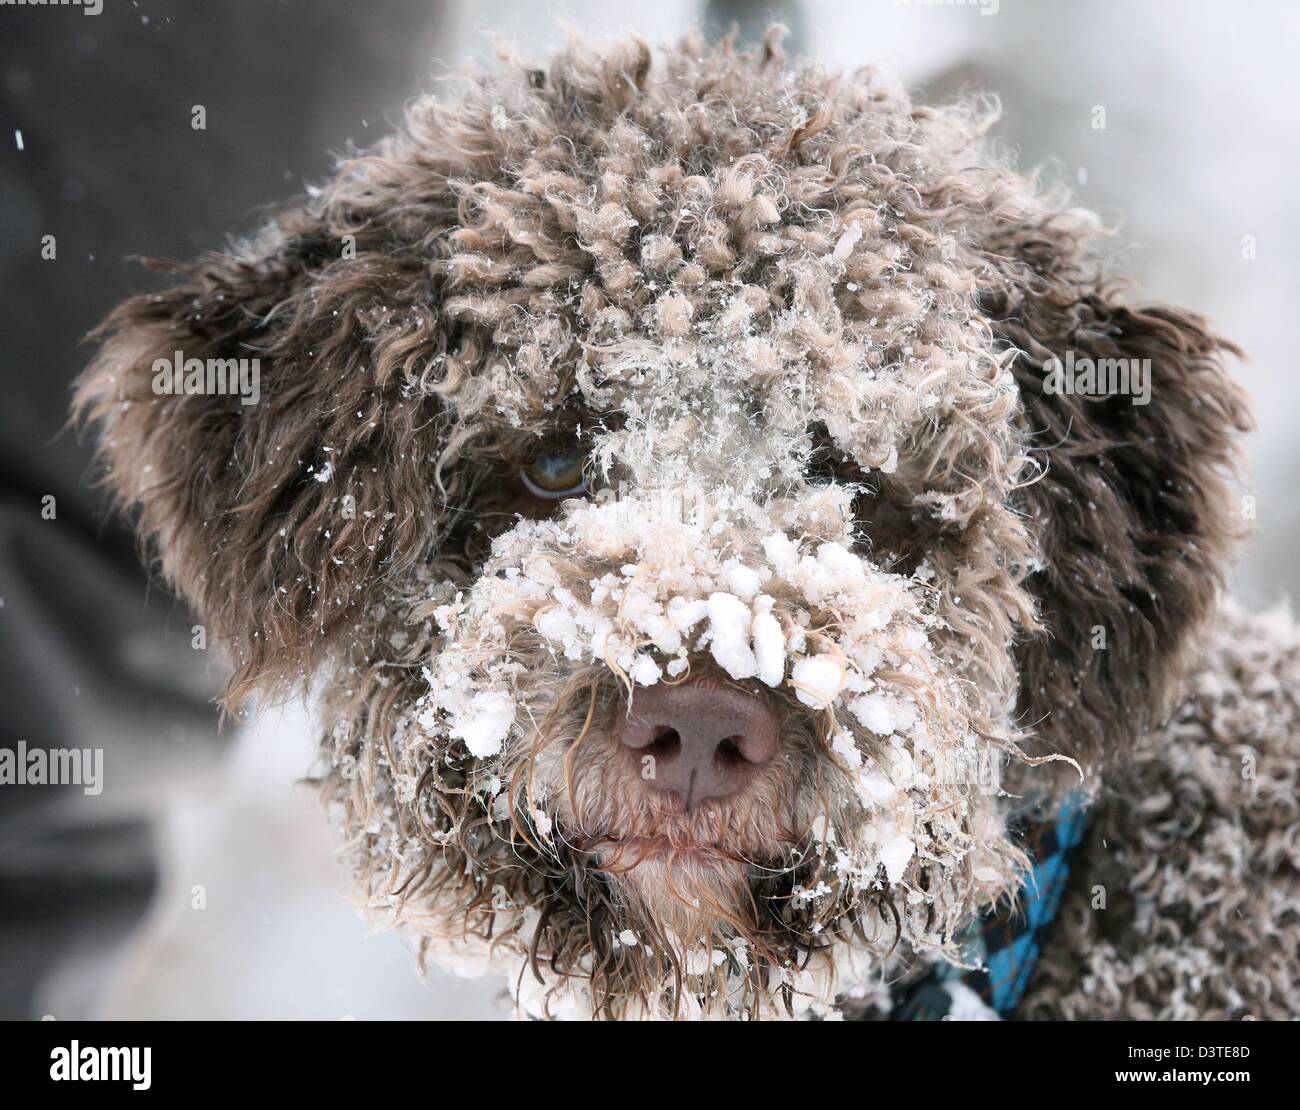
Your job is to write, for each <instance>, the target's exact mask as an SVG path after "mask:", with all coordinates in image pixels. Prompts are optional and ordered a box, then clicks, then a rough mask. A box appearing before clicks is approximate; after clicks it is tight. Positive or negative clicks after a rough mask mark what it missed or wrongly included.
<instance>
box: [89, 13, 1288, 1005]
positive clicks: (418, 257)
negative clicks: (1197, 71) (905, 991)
mask: <svg viewBox="0 0 1300 1110" xmlns="http://www.w3.org/2000/svg"><path fill="white" fill-rule="evenodd" d="M992 115H993V113H992V111H991V109H990V108H989V106H987V105H981V104H972V103H966V104H962V105H957V106H953V107H946V108H934V109H932V108H926V107H920V106H917V105H914V104H912V103H911V102H910V100H909V99H908V98H907V97H906V96H905V95H904V94H903V93H901V92H899V91H897V90H895V89H893V88H892V87H890V86H888V85H886V84H884V83H882V82H881V81H880V80H879V79H878V78H877V77H876V76H875V75H874V74H872V73H871V72H870V71H865V72H862V73H859V74H856V75H854V76H852V77H846V76H837V75H829V74H825V73H822V72H820V71H818V70H816V69H811V68H809V69H803V70H800V71H798V72H790V71H788V70H787V69H786V67H785V65H784V62H783V58H782V55H781V52H780V48H779V37H778V36H777V35H776V34H775V33H774V34H772V35H769V37H768V39H767V41H766V43H765V46H764V48H763V49H762V50H761V51H757V52H755V53H754V54H748V53H743V52H738V51H736V50H734V49H733V48H732V47H731V46H729V45H726V44H724V45H722V46H720V47H717V48H716V49H711V48H707V47H706V46H705V45H704V44H703V43H702V42H700V41H698V40H697V39H694V38H689V39H688V40H687V41H685V42H684V43H683V44H682V45H681V46H679V47H678V48H676V49H674V50H672V51H669V52H667V53H666V54H665V55H664V56H663V58H662V60H660V61H657V62H656V61H655V60H654V59H653V56H652V53H651V51H650V50H649V49H648V48H647V47H646V46H645V45H644V44H642V43H640V42H637V41H632V42H628V43H625V44H622V45H620V46H617V47H615V48H613V49H610V50H606V51H604V52H600V51H595V50H593V49H591V48H590V47H587V46H585V45H583V44H581V43H578V44H575V45H574V46H572V47H571V48H570V49H569V50H568V52H566V53H565V54H563V55H562V56H561V57H559V58H558V60H556V61H555V62H554V63H553V64H552V65H551V66H550V67H549V68H548V69H534V68H529V67H527V66H524V65H511V66H508V67H507V69H506V71H505V72H504V73H503V74H502V75H500V76H495V77H482V78H479V79H476V80H474V81H472V82H471V83H470V85H469V88H468V90H467V91H466V92H465V93H464V95H463V97H461V98H460V99H458V100H456V101H454V102H446V101H440V100H438V99H435V98H431V97H430V98H425V99H421V100H419V101H417V102H416V103H415V104H414V106H413V108H412V109H411V111H410V113H409V118H408V120H407V123H406V127H405V130H404V131H403V132H402V133H400V134H398V135H397V136H395V137H392V138H390V139H387V140H385V141H384V142H382V143H380V144H379V145H378V146H377V147H376V148H375V149H374V150H372V151H371V152H369V153H366V154H364V155H362V156H360V157H356V158H354V159H352V160H350V161H348V162H346V163H345V164H343V165H342V166H341V168H340V170H339V172H338V174H337V176H336V177H335V178H334V180H333V181H332V182H330V183H329V184H328V185H326V186H325V187H323V188H322V189H321V190H319V191H318V192H316V193H314V194H313V195H312V196H311V197H310V198H309V199H307V200H306V201H304V202H302V203H301V204H299V205H298V206H296V207H292V208H289V209H287V210H285V211H284V212H283V213H282V214H280V215H279V216H278V217H277V218H276V219H275V221H274V222H273V223H272V225H271V226H270V227H269V228H267V229H266V230H265V231H264V232H263V233H262V234H261V235H260V236H259V237H258V238H256V239H255V240H253V241H251V242H249V243H247V244H246V245H244V246H242V247H240V248H239V249H237V250H232V251H231V252H229V253H224V254H212V255H206V256H204V257H202V258H199V259H197V260H196V261H194V262H191V263H189V264H186V265H183V266H174V267H171V269H172V270H173V271H174V272H176V273H179V274H180V275H181V281H180V283H179V284H178V285H176V286H175V287H174V288H172V289H171V290H170V291H167V292H163V293H160V294H155V295H149V296H140V297H135V298H133V299H132V300H129V301H127V302H126V303H125V304H123V305H122V306H121V307H120V308H118V309H117V311H116V312H114V313H113V315H112V316H111V317H110V318H109V320H108V321H107V322H106V324H105V325H104V327H103V329H102V335H101V338H102V340H103V347H102V350H101V352H100V354H99V355H98V357H97V359H96V360H95V362H94V364H93V365H92V366H91V368H90V369H89V371H88V372H87V374H86V376H85V377H84V379H83V381H82V383H81V385H80V392H79V394H78V399H77V404H78V408H79V411H80V412H81V413H82V414H83V415H85V416H88V417H89V418H92V419H94V420H96V421H98V423H99V424H100V426H101V431H102V437H101V440H100V443H101V452H102V457H103V459H104V460H105V461H106V463H107V466H108V477H109V480H110V482H111V485H112V487H113V488H114V489H115V490H116V491H117V493H118V494H120V496H121V497H122V498H123V499H124V500H126V501H129V502H134V503H138V505H139V507H140V518H139V522H140V530H141V532H142V534H143V535H144V536H145V537H148V539H149V540H150V541H151V542H152V544H153V545H154V549H155V550H156V553H157V556H158V558H159V560H160V563H161V567H162V570H163V572H164V573H165V574H166V575H167V577H168V578H169V579H170V580H171V581H172V582H174V583H175V584H176V586H177V587H178V588H179V589H180V591H181V592H182V593H183V594H184V595H185V596H186V597H188V598H189V599H191V600H192V601H193V603H194V604H195V605H196V606H197V607H198V609H199V611H200V612H201V613H202V614H203V615H204V618H205V619H206V621H207V622H208V623H209V625H210V627H212V628H213V629H215V630H216V632H217V633H219V635H220V637H221V639H222V641H223V642H224V643H225V644H226V645H227V646H228V648H229V651H230V653H231V656H232V658H233V660H234V663H235V673H234V677H233V680H232V683H231V687H230V697H231V698H232V699H233V701H234V702H236V703H237V702H238V701H240V700H241V699H242V698H243V697H244V696H246V695H248V694H250V693H251V692H253V691H255V690H274V689H277V688H284V687H286V686H291V685H294V684H305V683H307V682H308V681H310V680H312V679H313V678H314V677H315V676H318V675H320V674H322V672H323V673H324V674H325V675H326V676H327V681H326V682H325V683H324V687H325V697H324V700H325V706H326V713H327V720H328V732H327V735H326V738H325V744H324V751H325V756H326V760H327V762H328V773H327V775H326V776H325V789H326V795H327V798H328V799H329V801H330V803H331V807H332V810H333V812H334V814H335V815H336V819H337V821H338V823H339V824H340V825H341V826H342V828H343V829H344V830H345V831H346V834H347V836H348V838H349V841H350V843H351V846H352V848H353V850H354V853H355V860H356V863H357V868H358V872H359V875H360V879H361V884H362V887H363V891H364V895H365V899H366V901H367V902H368V904H369V905H370V906H372V907H373V908H374V909H375V910H377V911H378V912H379V913H380V914H381V915H382V916H385V917H386V918H387V919H388V920H389V921H392V922H399V923H404V924H407V925H408V926H411V927H413V928H414V929H416V930H418V931H419V933H420V935H421V937H422V945H421V947H422V952H424V953H427V954H429V955H431V956H433V957H435V958H437V959H439V960H441V961H445V962H450V963H453V964H458V965H459V966H462V967H466V968H471V969H473V968H478V969H482V968H485V967H490V968H493V969H496V970H504V971H507V972H509V973H510V974H511V976H512V982H513V984H514V986H515V990H516V995H517V997H518V999H519V1004H520V1006H521V1008H522V1009H523V1010H524V1011H525V1012H528V1013H535V1014H551V1015H561V1014H596V1015H599V1016H608V1017H620V1016H633V1015H686V1016H691V1015H717V1014H722V1015H728V1014H729V1015H740V1016H765V1015H779V1014H788V1013H795V1014H831V1013H850V1014H852V1015H864V1016H865V1015H868V1014H872V1013H879V1012H880V1011H881V1010H884V1011H885V1012H888V1011H889V1010H890V1007H891V1005H892V1003H891V1002H890V994H891V989H892V992H893V994H894V995H895V996H898V995H900V992H901V985H903V984H909V983H913V984H914V983H918V982H925V981H926V979H927V976H931V977H932V976H933V974H934V972H935V971H937V970H939V969H942V968H945V967H948V966H960V967H964V968H966V969H967V970H968V971H971V970H978V969H977V968H974V967H973V966H972V965H973V964H977V963H978V962H979V957H978V956H976V957H972V956H971V952H972V951H973V950H972V949H970V948H969V947H968V943H967V942H968V940H969V938H970V937H971V935H972V926H973V923H975V922H976V921H977V920H978V919H979V918H980V916H981V915H986V916H987V915H991V914H996V912H997V909H996V907H997V906H998V905H1003V906H1005V904H1006V900H1007V899H1014V898H1015V897H1016V896H1017V895H1016V892H1017V891H1018V890H1021V888H1022V886H1023V887H1024V893H1022V894H1021V895H1020V897H1022V898H1024V897H1033V896H1034V892H1033V889H1032V884H1028V885H1026V884H1025V876H1026V874H1027V873H1028V872H1027V869H1029V868H1031V867H1033V866H1035V865H1036V864H1037V863H1038V862H1040V860H1039V857H1038V852H1037V850H1036V849H1033V848H1032V846H1031V845H1030V843H1029V842H1028V841H1026V840H1024V839H1022V834H1021V832H1020V831H1019V830H1020V829H1021V828H1022V826H1021V825H1020V824H1018V823H1017V821H1018V817H1019V815H1021V814H1022V813H1024V812H1028V811H1030V810H1036V812H1037V813H1038V815H1039V818H1040V819H1044V820H1050V819H1051V815H1052V813H1053V812H1055V810H1056V808H1057V806H1058V805H1060V804H1062V800H1063V799H1067V798H1073V799H1074V802H1071V803H1069V804H1072V805H1073V804H1077V802H1078V800H1079V798H1082V799H1083V801H1084V802H1085V803H1086V804H1087V807H1088V808H1087V818H1086V832H1085V833H1084V834H1083V843H1082V844H1081V845H1080V846H1079V847H1078V848H1077V849H1076V850H1075V851H1074V853H1073V857H1072V866H1071V867H1070V881H1069V888H1068V890H1067V891H1066V894H1065V897H1064V901H1063V902H1062V903H1061V908H1060V911H1059V913H1058V914H1057V915H1056V926H1055V931H1054V932H1053V933H1051V934H1048V935H1045V936H1043V937H1040V938H1038V942H1039V945H1040V947H1041V949H1042V955H1041V958H1040V959H1039V960H1038V961H1037V965H1036V967H1035V966H1034V965H1033V962H1032V961H1030V962H1029V963H1028V964H1026V965H1024V967H1025V970H1024V973H1025V974H1027V973H1028V970H1029V969H1030V968H1033V977H1032V980H1031V981H1030V982H1029V985H1028V990H1027V993H1025V994H1024V997H1023V999H1022V1000H1020V1002H1019V1006H1018V1008H1017V1009H1016V1010H1015V1012H1016V1013H1017V1014H1019V1015H1022V1016H1023V1015H1029V1016H1042V1017H1090V1016H1101V1015H1122V1016H1138V1017H1147V1016H1149V1017H1171V1016H1172V1017H1183V1016H1187V1017H1213V1016H1232V1017H1239V1016H1244V1015H1253V1016H1256V1017H1281V1016H1290V1015H1294V1014H1295V1013H1297V1012H1298V1011H1300V986H1298V985H1297V981H1296V974H1295V968H1296V966H1297V951H1296V948H1297V938H1298V937H1300V916H1298V915H1300V909H1298V908H1297V903H1298V901H1300V882H1297V862H1298V857H1300V803H1298V802H1297V791H1296V772H1297V765H1298V764H1300V747H1298V745H1297V739H1296V733H1295V726H1296V716H1297V710H1296V700H1295V695H1294V691H1295V690H1296V688H1297V683H1300V642H1298V641H1297V637H1296V634H1295V632H1294V631H1293V630H1292V626H1291V625H1290V624H1289V623H1288V621H1287V620H1286V619H1284V618H1281V617H1278V618H1276V619H1266V620H1260V619H1252V618H1249V617H1246V616H1244V615H1240V614H1238V613H1237V612H1236V611H1235V610H1233V609H1231V608H1229V607H1227V606H1226V605H1225V604H1224V603H1221V601H1220V598H1219V591H1220V585H1221V580H1222V576H1223V573H1224V570H1225V565H1226V562H1227V560H1228V558H1229V556H1230V554H1231V551H1232V549H1233V547H1234V544H1235V541H1236V539H1237V538H1238V536H1239V535H1240V534H1241V533H1242V532H1243V530H1244V528H1243V525H1244V518H1245V517H1246V516H1247V515H1248V514H1247V513H1245V512H1244V511H1243V508H1242V503H1241V502H1240V501H1239V499H1238V497H1237V495H1236V493H1235V492H1234V471H1235V468H1236V462H1237V459H1236V452H1237V441H1238V439H1239V435H1240V433H1242V432H1243V431H1244V430H1246V428H1247V426H1248V423H1249V417H1248V414H1247V409H1246V406H1245V404H1244V402H1243V399H1242V397H1241V395H1240V394H1239V392H1238V390H1237V388H1236V387H1235V386H1234V385H1233V384H1232V383H1231V381H1230V380H1229V378H1228V377H1227V375H1226V373H1225V371H1224V368H1223V364H1222V363H1223V358H1224V356H1225V353H1229V354H1230V353H1233V351H1234V348H1233V347H1231V345H1229V344H1227V343H1226V342H1224V341H1223V340H1221V339H1219V338H1217V337H1216V336H1215V335H1214V334H1213V333H1212V332H1211V331H1210V330H1208V328H1207V326H1206V324H1205V323H1204V322H1203V321H1202V320H1201V319H1200V318H1199V317H1197V316H1195V315H1192V314H1190V313H1187V312H1184V311H1181V310H1178V309H1173V308H1165V307H1159V306H1140V307H1136V306H1130V305H1128V304H1125V303H1124V302H1123V301H1122V300H1121V299H1120V297H1119V296H1118V294H1117V292H1116V290H1115V288H1114V287H1113V283H1111V282H1110V281H1109V280H1108V279H1107V278H1106V277H1105V276H1104V274H1103V272H1102V269H1101V266H1100V265H1099V263H1098V261H1097V255H1096V251H1095V248H1094V244H1095V243H1096V241H1097V239H1098V236H1099V231H1098V228H1097V225H1096V223H1095V221H1094V220H1093V219H1092V218H1091V217H1090V216H1089V215H1088V214H1087V213H1084V212H1080V211H1077V210H1073V209H1069V208H1067V207H1066V204H1065V200H1064V198H1063V197H1061V196H1058V195H1055V194H1053V193H1051V192H1049V191H1044V190H1041V189H1039V188H1038V187H1037V186H1036V185H1035V184H1034V183H1033V182H1032V181H1030V180H1027V179H1025V178H1024V177H1021V176H1018V175H1017V174H1016V173H1015V172H1013V171H1012V170H1011V169H1010V168H1009V167H1008V166H1006V165H1004V164H1003V163H1002V162H1001V161H999V160H997V159H996V158H994V157H993V156H992V155H991V154H990V153H989V152H988V150H987V149H986V147H985V145H984V143H983V136H984V135H985V132H986V131H987V129H988V127H989V125H990V123H991V120H992ZM241 358H242V359H249V358H256V359H258V360H259V364H260V371H261V372H260V397H258V398H257V403H255V404H247V403H242V402H243V401H249V400H252V397H249V396H246V397H244V398H239V397H235V396H230V395H223V394H221V393H216V394H214V393H213V391H212V390H210V389H206V388H205V384H204V381H203V372H202V365H203V364H200V365H199V371H198V373H197V377H195V378H194V380H193V381H192V382H191V380H190V374H189V371H188V370H187V369H185V368H186V367H188V366H190V365H191V364H190V363H188V362H187V361H186V360H192V359H198V360H227V359H241ZM176 366H180V367H181V368H182V370H184V374H183V375H181V374H177V373H176V372H175V370H174V368H175V367H176ZM169 368H170V369H169ZM169 383H170V384H169ZM173 386H176V387H179V388H175V389H172V387H173ZM176 394H179V395H176ZM1065 846H1066V845H1064V844H1062V845H1060V847H1065ZM958 1001H959V1002H962V999H958ZM969 1001H970V1000H969V998H967V999H965V1001H964V1002H963V1004H966V1005H968V1004H969ZM1004 1009H1005V1008H1004Z"/></svg>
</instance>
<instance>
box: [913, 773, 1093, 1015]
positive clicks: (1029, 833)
mask: <svg viewBox="0 0 1300 1110" xmlns="http://www.w3.org/2000/svg"><path fill="white" fill-rule="evenodd" d="M1087 825H1088V821H1087V813H1086V810H1085V799H1084V797H1083V795H1082V794H1081V793H1080V792H1078V791H1076V792H1074V793H1072V794H1071V795H1070V796H1069V797H1068V798H1066V800H1065V801H1064V803H1062V805H1061V807H1060V808H1059V809H1058V810H1057V811H1056V812H1055V814H1053V815H1051V816H1050V817H1049V818H1047V819H1045V820H1044V819H1040V820H1037V821H1035V820H1024V821H1020V822H1016V823H1015V824H1014V826H1013V827H1014V828H1015V830H1016V831H1017V832H1018V833H1019V835H1020V837H1021V838H1022V840H1023V842H1024V848H1025V850H1026V852H1027V853H1028V855H1029V857H1030V859H1031V861H1032V866H1031V868H1030V870H1029V872H1028V874H1027V875H1026V876H1025V881H1024V883H1023V885H1022V886H1021V888H1020V896H1019V898H1018V899H1016V900H1015V902H1012V901H1011V900H1010V899H1006V900H1003V901H1002V902H999V903H998V904H997V905H996V906H994V907H993V909H992V910H990V911H989V912H988V913H986V914H985V915H984V916H982V917H981V918H980V919H979V920H977V921H975V922H974V923H972V925H971V926H970V928H969V929H968V930H967V931H966V933H965V934H964V935H963V936H962V938H961V948H962V954H963V957H964V958H963V963H965V964H966V966H967V967H968V968H970V967H973V968H974V970H963V969H962V968H959V967H956V966H954V965H952V964H948V963H938V964H936V965H935V966H934V967H933V968H932V969H931V970H930V972H929V973H928V974H927V975H926V976H925V977H924V978H923V979H921V980H920V981H919V982H915V983H911V984H909V985H908V987H907V989H906V991H905V992H904V993H903V994H902V996H901V997H900V998H899V999H898V1000H897V1001H896V1004H895V1006H894V1011H893V1014H892V1015H891V1018H892V1020H894V1021H941V1020H943V1019H944V1018H945V1017H952V1018H959V1017H967V1018H970V1017H975V1018H984V1019H987V1020H998V1019H1006V1018H1010V1017H1012V1016H1014V1014H1015V1011H1016V1008H1017V1007H1018V1006H1019V1005H1020V1000H1021V999H1022V998H1023V997H1024V994H1025V989H1026V987H1028V985H1029V979H1030V976H1031V975H1033V972H1034V967H1035V966H1036V965H1037V963H1038V956H1039V953H1040V952H1041V950H1042V947H1041V946H1042V944H1043V940H1044V937H1045V935H1046V933H1047V931H1048V928H1049V926H1050V925H1051V923H1052V921H1053V920H1054V919H1055V917H1056V911H1057V910H1058V909H1059V908H1060V905H1061V895H1062V894H1063V893H1064V891H1065V884H1066V882H1067V880H1068V879H1069V875H1070V860H1071V857H1072V855H1073V854H1074V850H1075V848H1077V847H1078V845H1079V842H1080V841H1081V840H1082V839H1083V835H1084V832H1085V831H1086V829H1087Z"/></svg>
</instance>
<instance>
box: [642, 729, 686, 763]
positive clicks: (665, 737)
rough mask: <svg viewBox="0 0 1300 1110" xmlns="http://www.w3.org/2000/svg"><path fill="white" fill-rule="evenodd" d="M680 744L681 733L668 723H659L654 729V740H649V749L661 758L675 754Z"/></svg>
mask: <svg viewBox="0 0 1300 1110" xmlns="http://www.w3.org/2000/svg"><path fill="white" fill-rule="evenodd" d="M681 746H682V738H681V734H680V733H678V731H677V730H676V729H675V728H671V727H669V726H668V725H660V726H659V727H658V728H657V729H656V730H655V737H654V740H652V741H651V742H650V750H651V751H652V752H654V754H655V755H657V756H659V757H660V758H662V759H667V758H669V757H671V756H673V755H675V754H676V753H677V752H678V750H679V749H680V748H681Z"/></svg>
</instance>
